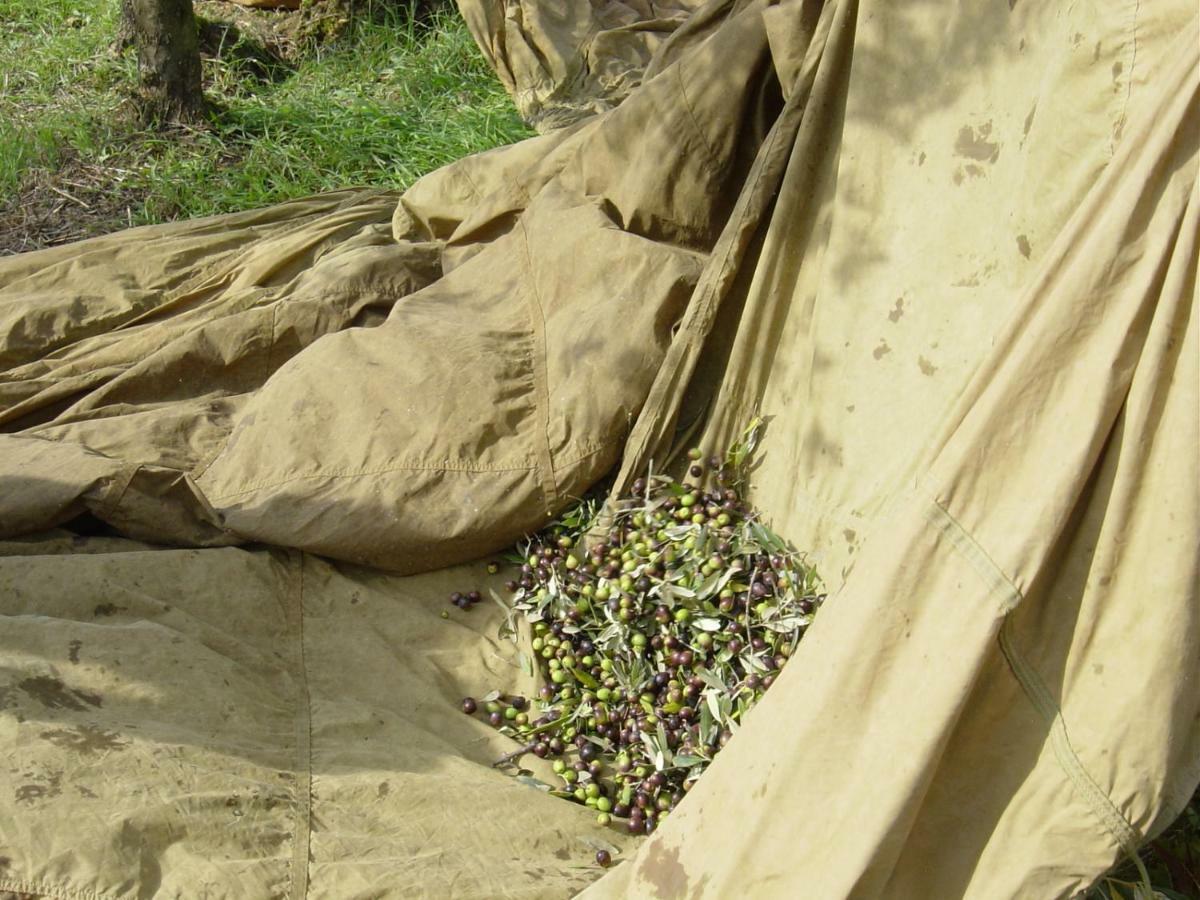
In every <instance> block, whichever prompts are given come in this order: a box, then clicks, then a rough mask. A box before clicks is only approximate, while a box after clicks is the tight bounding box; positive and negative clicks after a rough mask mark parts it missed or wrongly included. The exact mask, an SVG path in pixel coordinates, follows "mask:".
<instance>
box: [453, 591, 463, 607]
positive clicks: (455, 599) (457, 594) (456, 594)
mask: <svg viewBox="0 0 1200 900" xmlns="http://www.w3.org/2000/svg"><path fill="white" fill-rule="evenodd" d="M462 598H463V595H462V594H461V593H460V592H458V591H455V592H454V593H453V594H451V595H450V602H451V603H453V604H454V605H455V606H457V605H458V604H459V602H460V601H461V600H462Z"/></svg>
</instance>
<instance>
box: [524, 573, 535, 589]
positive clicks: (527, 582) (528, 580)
mask: <svg viewBox="0 0 1200 900" xmlns="http://www.w3.org/2000/svg"><path fill="white" fill-rule="evenodd" d="M533 585H534V580H533V576H532V575H526V576H525V577H524V578H522V579H521V587H523V588H525V590H527V591H528V590H532V589H533Z"/></svg>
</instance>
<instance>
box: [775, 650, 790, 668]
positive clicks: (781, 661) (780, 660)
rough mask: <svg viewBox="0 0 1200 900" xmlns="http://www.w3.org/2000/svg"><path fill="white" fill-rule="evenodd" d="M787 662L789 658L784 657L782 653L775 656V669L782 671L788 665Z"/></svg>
mask: <svg viewBox="0 0 1200 900" xmlns="http://www.w3.org/2000/svg"><path fill="white" fill-rule="evenodd" d="M787 661H788V658H787V657H786V656H784V655H783V654H782V653H777V654H775V659H774V662H775V668H777V669H782V668H783V667H784V666H786V665H787Z"/></svg>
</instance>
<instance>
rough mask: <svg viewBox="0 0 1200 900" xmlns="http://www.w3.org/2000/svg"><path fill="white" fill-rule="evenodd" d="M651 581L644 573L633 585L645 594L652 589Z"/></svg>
mask: <svg viewBox="0 0 1200 900" xmlns="http://www.w3.org/2000/svg"><path fill="white" fill-rule="evenodd" d="M651 583H652V582H651V581H650V579H649V578H647V577H646V576H645V575H642V576H641V577H639V578H638V580H637V581H635V582H634V583H633V586H634V587H635V588H637V589H638V591H639V592H641V593H643V594H644V593H646V591H648V590H650V585H651Z"/></svg>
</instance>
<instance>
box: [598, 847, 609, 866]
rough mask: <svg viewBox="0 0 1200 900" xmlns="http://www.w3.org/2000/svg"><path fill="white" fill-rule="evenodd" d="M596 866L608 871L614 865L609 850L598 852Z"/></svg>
mask: <svg viewBox="0 0 1200 900" xmlns="http://www.w3.org/2000/svg"><path fill="white" fill-rule="evenodd" d="M596 865H598V866H599V867H600V868H602V869H607V868H608V867H609V866H611V865H612V855H611V854H610V853H609V852H608V851H607V850H597V851H596Z"/></svg>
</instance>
